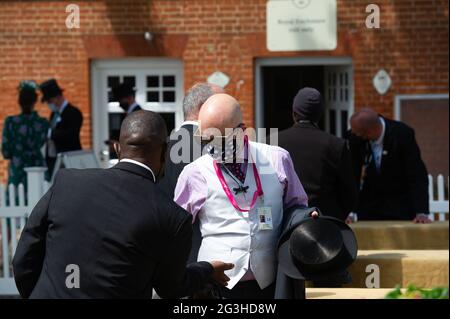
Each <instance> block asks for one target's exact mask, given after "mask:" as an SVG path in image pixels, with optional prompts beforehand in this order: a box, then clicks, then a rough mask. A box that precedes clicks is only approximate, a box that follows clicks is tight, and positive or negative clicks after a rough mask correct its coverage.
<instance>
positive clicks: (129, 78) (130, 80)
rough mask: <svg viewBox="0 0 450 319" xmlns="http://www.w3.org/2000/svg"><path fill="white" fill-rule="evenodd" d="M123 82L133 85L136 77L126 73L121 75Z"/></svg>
mask: <svg viewBox="0 0 450 319" xmlns="http://www.w3.org/2000/svg"><path fill="white" fill-rule="evenodd" d="M123 83H127V84H131V85H132V86H133V87H135V86H136V78H135V77H134V76H132V75H126V76H124V77H123Z"/></svg>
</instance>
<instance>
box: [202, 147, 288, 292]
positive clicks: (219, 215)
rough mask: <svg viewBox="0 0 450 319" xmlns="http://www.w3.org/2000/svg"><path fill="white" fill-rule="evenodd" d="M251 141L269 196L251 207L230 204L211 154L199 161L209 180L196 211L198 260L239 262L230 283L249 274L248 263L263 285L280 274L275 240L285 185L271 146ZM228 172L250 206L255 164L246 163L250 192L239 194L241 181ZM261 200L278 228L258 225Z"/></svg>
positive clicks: (230, 273)
mask: <svg viewBox="0 0 450 319" xmlns="http://www.w3.org/2000/svg"><path fill="white" fill-rule="evenodd" d="M249 145H250V147H249V150H250V153H251V158H252V159H253V160H254V161H255V163H256V167H257V169H258V173H259V176H260V179H261V185H262V188H263V192H264V199H261V198H259V199H258V200H257V202H256V205H255V206H254V208H253V209H252V210H251V211H250V212H241V211H239V210H237V209H235V208H234V206H233V205H232V204H231V202H230V201H229V199H228V197H227V195H226V194H225V191H224V190H223V188H222V185H221V184H220V181H219V178H218V177H217V175H216V172H215V169H214V166H213V159H212V158H211V156H209V155H204V156H202V157H200V158H199V159H198V160H197V161H195V163H196V165H198V169H199V170H200V172H201V173H202V175H203V176H204V178H205V180H206V182H207V184H208V195H207V198H206V202H205V204H204V205H203V207H202V209H201V211H200V212H199V214H198V215H197V216H198V218H199V220H200V231H201V233H202V237H203V241H202V245H201V247H200V251H199V255H198V260H199V261H213V260H220V261H224V262H231V263H233V264H234V265H235V266H234V268H233V269H232V270H230V271H227V272H226V274H227V276H229V277H230V282H229V283H228V288H229V289H232V288H233V287H234V286H235V285H236V283H237V282H238V281H239V280H240V279H241V278H242V277H243V276H244V274H245V273H246V272H247V270H248V267H249V265H250V268H251V270H252V272H253V274H254V275H255V279H256V281H257V282H258V284H259V286H260V288H261V289H264V288H266V287H267V286H269V285H270V284H271V283H273V282H274V280H275V275H276V244H277V240H278V236H279V233H280V228H281V222H282V215H283V185H282V184H281V183H280V182H279V180H278V176H277V174H276V172H275V170H274V168H273V164H272V163H271V162H270V159H271V157H270V156H268V155H269V154H270V151H271V146H269V145H266V144H260V143H253V142H250V144H249ZM223 176H224V178H225V181H226V182H227V185H228V186H229V188H230V191H231V193H232V194H233V196H234V198H235V199H236V202H237V203H238V206H239V207H240V208H242V209H248V208H249V207H250V204H251V202H252V199H253V194H254V192H255V191H256V183H255V178H254V174H253V168H252V165H251V164H249V165H248V166H247V173H246V177H245V182H244V185H245V186H249V189H248V190H247V193H246V194H244V193H240V194H238V195H235V194H234V192H233V188H234V187H237V184H236V182H235V181H233V180H232V179H231V177H229V176H228V174H226V173H224V172H223ZM261 206H270V207H271V212H272V219H273V230H258V229H259V222H258V219H259V216H258V211H257V208H258V207H261Z"/></svg>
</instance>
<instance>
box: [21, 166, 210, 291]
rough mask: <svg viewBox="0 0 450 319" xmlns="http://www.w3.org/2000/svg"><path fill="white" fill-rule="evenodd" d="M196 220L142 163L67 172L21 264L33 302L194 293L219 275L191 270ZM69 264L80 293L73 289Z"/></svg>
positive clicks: (37, 212) (39, 212) (34, 225)
mask: <svg viewBox="0 0 450 319" xmlns="http://www.w3.org/2000/svg"><path fill="white" fill-rule="evenodd" d="M191 222H192V217H191V216H190V214H189V213H187V212H186V211H185V210H183V209H182V208H180V207H179V206H178V205H176V204H175V203H173V201H172V200H171V199H170V198H168V197H166V196H165V195H164V194H163V193H162V192H161V191H160V190H159V189H158V188H157V187H156V185H155V184H154V182H153V177H152V175H151V173H150V172H149V171H148V170H146V169H145V168H142V167H140V166H137V165H135V164H130V163H124V162H122V163H119V164H117V165H116V166H115V167H113V168H111V169H108V170H101V169H87V170H61V171H60V172H59V173H58V175H57V177H56V179H55V182H54V184H53V186H52V188H51V189H50V190H49V192H48V193H47V194H46V195H45V196H44V197H43V198H42V199H41V200H40V201H39V202H38V204H37V205H36V207H35V208H34V210H33V212H32V213H31V215H30V218H29V220H28V221H27V224H26V226H25V229H24V231H23V233H22V235H21V238H20V240H19V243H18V246H17V250H16V253H15V256H14V260H13V269H14V277H15V281H16V285H17V288H18V290H19V292H20V294H21V296H22V297H25V298H28V297H29V298H151V296H152V288H155V290H156V291H157V293H158V295H159V296H161V297H163V298H172V297H181V296H185V295H189V294H192V293H193V292H194V291H197V290H199V289H201V288H202V287H203V285H204V284H205V283H206V282H207V280H208V278H209V276H210V275H211V272H212V266H211V265H210V264H209V263H197V264H192V265H189V266H188V267H186V260H187V257H188V255H189V251H190V248H191V236H192V225H191ZM68 265H77V266H78V267H79V271H80V276H79V278H80V288H72V289H69V288H67V286H66V279H67V277H68V276H69V275H70V273H67V272H66V267H67V266H68Z"/></svg>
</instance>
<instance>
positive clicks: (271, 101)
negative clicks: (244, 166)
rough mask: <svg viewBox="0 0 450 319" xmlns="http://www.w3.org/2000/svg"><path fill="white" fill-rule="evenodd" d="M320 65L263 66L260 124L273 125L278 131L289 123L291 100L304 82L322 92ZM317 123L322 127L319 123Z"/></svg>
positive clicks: (290, 121) (291, 121) (290, 120)
mask: <svg viewBox="0 0 450 319" xmlns="http://www.w3.org/2000/svg"><path fill="white" fill-rule="evenodd" d="M323 68H324V67H323V66H265V67H263V68H262V77H263V87H264V89H263V110H264V111H263V112H264V127H267V128H272V127H273V128H275V127H276V128H278V130H280V131H281V130H284V129H286V128H288V127H290V126H292V124H293V120H292V102H293V100H294V97H295V95H296V94H297V92H298V90H299V89H301V88H303V87H306V86H308V87H312V88H315V89H317V90H319V92H320V93H321V94H322V95H323V93H324V92H323V89H324V79H323ZM322 122H323V121H322ZM321 126H322V128H324V127H323V123H321Z"/></svg>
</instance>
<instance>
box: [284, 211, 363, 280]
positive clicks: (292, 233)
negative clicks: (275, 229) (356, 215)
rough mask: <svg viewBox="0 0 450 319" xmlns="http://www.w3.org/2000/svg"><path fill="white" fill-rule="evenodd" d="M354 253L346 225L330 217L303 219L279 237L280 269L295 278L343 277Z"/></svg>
mask: <svg viewBox="0 0 450 319" xmlns="http://www.w3.org/2000/svg"><path fill="white" fill-rule="evenodd" d="M357 252H358V246H357V242H356V237H355V234H354V233H353V231H352V229H351V228H350V227H349V226H348V225H347V224H345V223H344V222H342V221H341V220H339V219H336V218H333V217H329V216H319V217H318V218H311V217H306V218H304V219H302V220H301V221H300V222H298V223H296V224H294V225H291V227H290V229H287V230H285V231H284V233H283V235H282V237H281V238H280V241H279V244H278V260H279V267H280V269H281V271H282V272H283V273H285V274H286V275H287V276H288V277H291V278H294V279H301V280H321V279H323V278H324V277H330V276H331V277H332V276H333V275H336V276H339V274H342V272H344V271H345V270H346V269H347V267H348V266H350V265H351V264H352V263H353V261H354V260H355V259H356V255H357Z"/></svg>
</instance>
